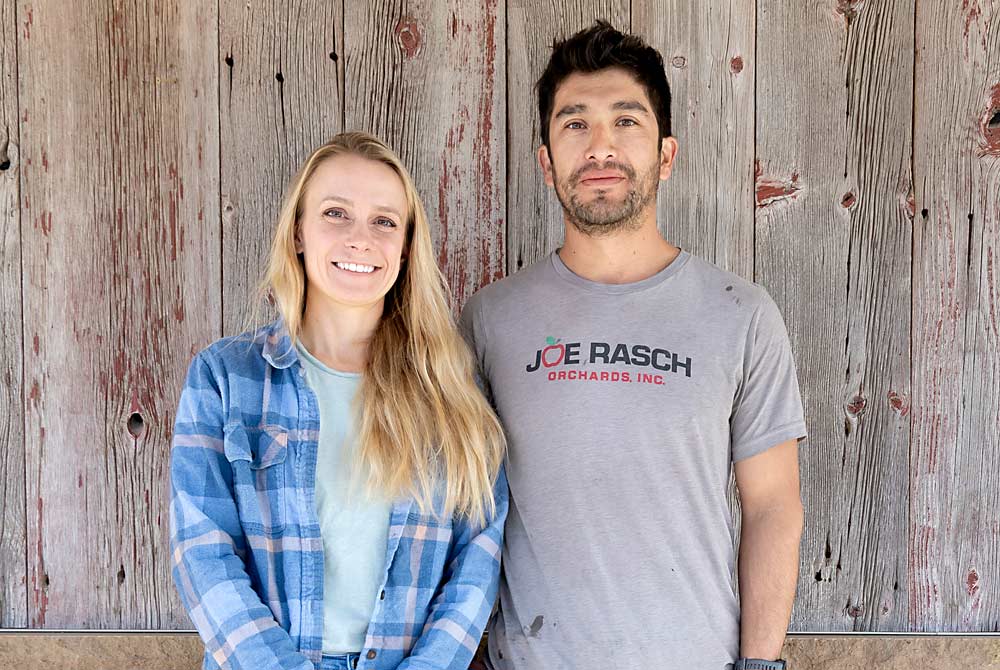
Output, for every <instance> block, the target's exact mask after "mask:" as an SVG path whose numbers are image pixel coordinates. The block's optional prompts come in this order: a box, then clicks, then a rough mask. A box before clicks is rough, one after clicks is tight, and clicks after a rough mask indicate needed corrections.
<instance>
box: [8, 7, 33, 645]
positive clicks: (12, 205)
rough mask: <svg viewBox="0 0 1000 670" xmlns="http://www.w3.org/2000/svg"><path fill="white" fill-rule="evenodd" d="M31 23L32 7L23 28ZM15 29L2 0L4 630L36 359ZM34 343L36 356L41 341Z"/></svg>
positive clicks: (11, 612)
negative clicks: (28, 371) (30, 365)
mask: <svg viewBox="0 0 1000 670" xmlns="http://www.w3.org/2000/svg"><path fill="white" fill-rule="evenodd" d="M22 11H23V9H22ZM22 16H23V15H22ZM30 21H31V14H30V8H29V9H28V17H27V22H28V23H29V26H28V27H26V28H25V29H26V30H27V29H28V28H29V27H30ZM18 28H19V26H18V24H17V20H16V19H15V3H14V2H12V1H10V0H7V1H4V0H0V628H13V627H23V626H27V625H28V623H29V622H28V612H27V605H28V598H29V595H28V578H27V574H26V571H25V568H26V563H27V561H26V558H27V554H28V552H29V549H28V546H27V539H26V527H27V518H26V516H27V504H26V498H25V482H24V459H25V442H26V439H25V434H24V433H25V430H26V426H25V420H24V391H25V388H24V376H23V370H24V362H25V358H26V356H28V357H30V356H31V355H32V353H31V352H32V348H31V347H25V344H26V343H25V341H24V338H25V337H26V336H27V333H30V332H32V331H31V329H30V328H26V327H25V326H24V324H23V321H24V316H25V315H24V310H23V309H22V307H23V305H22V292H21V286H22V283H21V282H22V274H21V263H22V260H21V258H22V253H23V251H22V250H23V235H22V231H21V229H22V227H26V226H27V224H28V219H26V218H25V217H27V216H28V213H27V212H21V211H19V206H20V204H21V200H22V193H23V190H22V189H21V179H20V170H21V165H20V162H21V160H20V157H21V131H20V128H19V124H18V90H17V84H18V79H17V76H16V72H17V47H18V44H17V36H18ZM25 39H26V40H27V38H25ZM33 346H34V353H35V354H37V353H38V351H37V349H38V342H37V338H36V339H35V341H34V345H33ZM26 348H27V351H24V349H26Z"/></svg>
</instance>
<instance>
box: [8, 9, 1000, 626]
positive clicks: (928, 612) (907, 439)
mask: <svg viewBox="0 0 1000 670" xmlns="http://www.w3.org/2000/svg"><path fill="white" fill-rule="evenodd" d="M597 17H603V18H607V19H608V20H610V21H611V22H612V23H613V24H614V25H616V26H618V27H621V28H627V29H631V30H634V31H635V32H637V33H639V34H642V35H643V36H645V37H646V38H647V39H648V40H649V41H650V42H651V43H652V44H654V45H655V46H657V47H658V48H659V49H660V50H661V52H662V53H663V55H664V59H665V62H666V66H667V74H668V77H669V78H670V81H671V84H672V86H673V94H674V109H673V124H674V134H675V135H676V136H677V137H678V138H679V141H680V143H681V153H680V156H679V158H678V163H677V167H676V169H675V171H674V175H673V177H672V178H671V180H670V181H669V182H668V183H667V184H666V185H665V186H664V187H662V188H661V198H660V205H659V213H660V220H661V225H662V227H663V230H664V231H665V232H666V234H667V235H668V237H669V238H670V239H672V240H673V241H674V242H675V243H677V244H679V245H681V246H683V247H685V248H687V249H690V250H691V251H693V252H694V253H697V254H699V255H701V256H703V257H705V258H708V259H709V260H712V261H714V262H716V263H718V264H719V265H721V266H723V267H725V268H727V269H730V270H732V271H734V272H737V273H738V274H740V275H742V276H744V277H747V278H750V279H755V280H756V281H758V282H760V283H762V284H763V285H764V286H765V287H767V288H768V289H769V290H770V291H771V293H772V295H773V296H774V297H775V299H776V301H777V302H778V304H779V306H780V307H781V308H782V310H783V312H784V315H785V318H786V322H787V323H788V327H789V330H790V332H791V337H792V342H793V347H794V349H795V352H796V357H797V360H798V365H799V376H800V382H801V386H802V390H803V394H804V399H805V402H806V408H807V413H808V420H809V425H810V429H811V435H812V437H811V441H810V444H809V445H808V446H807V447H806V448H805V449H804V450H803V455H802V463H803V494H804V500H805V502H806V507H807V523H806V535H805V540H804V543H803V553H802V570H801V579H800V583H799V597H798V600H797V605H796V610H795V613H794V616H793V628H794V629H797V630H828V631H851V630H898V631H905V630H963V631H990V630H1000V616H998V611H1000V602H998V601H997V600H996V598H995V597H991V593H992V592H993V591H995V589H991V585H995V584H997V583H998V581H1000V547H998V538H1000V521H998V520H997V515H996V512H995V509H994V508H995V505H996V501H997V498H998V496H1000V456H998V455H997V454H998V448H1000V444H998V440H1000V437H998V434H1000V336H998V329H997V323H998V320H997V306H996V302H997V296H1000V283H998V278H997V273H996V272H995V271H994V263H995V260H994V259H995V256H996V255H997V248H998V246H1000V55H998V54H1000V6H998V4H997V3H996V2H992V3H991V2H987V1H986V0H971V1H970V2H962V3H958V2H957V1H955V2H951V3H943V2H941V1H939V0H933V1H932V0H919V2H917V3H916V6H914V3H912V2H906V1H905V0H879V1H875V0H872V1H869V2H855V1H853V0H852V1H844V0H821V1H820V2H814V3H806V4H802V3H799V4H797V5H794V6H792V5H789V4H788V3H782V2H776V1H774V0H759V1H758V2H749V0H741V1H740V2H735V3H719V2H714V1H711V2H699V3H694V4H692V3H680V2H672V1H670V0H659V1H656V0H642V1H641V2H636V1H635V0H633V2H624V1H623V0H577V1H575V2H570V3H557V4H551V3H548V4H546V3H532V2H523V1H518V0H508V1H507V2H506V3H504V2H499V1H494V2H488V3H478V4H476V3H466V2H458V0H452V1H450V2H444V3H437V2H434V3H431V2H373V3H326V2H310V1H308V0H297V1H296V2H293V3H291V4H289V3H274V2H258V1H257V0H251V1H250V2H246V1H243V0H241V1H240V2H235V1H234V0H220V1H219V2H218V3H194V4H191V3H181V2H178V1H177V0H169V1H167V0H159V1H157V0H147V1H146V2H141V3H139V4H138V5H136V4H135V3H125V2H120V1H118V0H88V1H87V2H84V3H74V4H73V5H66V4H65V3H61V2H56V1H55V0H44V1H35V2H33V1H30V0H19V1H16V2H15V1H14V0H0V22H2V23H0V94H2V98H0V116H2V122H3V123H2V125H0V130H3V133H4V134H3V135H0V168H2V166H3V163H4V162H5V161H9V163H10V165H9V166H8V167H7V169H0V216H2V217H3V218H2V219H0V275H2V278H3V282H4V283H3V287H2V290H0V310H2V312H0V336H2V338H3V339H2V344H0V346H2V352H0V353H2V356H3V360H2V361H0V384H2V386H0V403H3V404H2V407H0V467H2V468H3V475H2V476H0V482H2V486H3V487H4V488H3V491H2V496H0V504H2V508H0V510H2V518H0V523H2V526H0V539H2V543H3V544H2V546H0V569H2V571H3V572H2V575H0V597H2V598H3V602H2V603H0V626H2V627H19V626H29V627H33V628H58V627H82V628H186V627H189V625H190V624H189V623H188V622H187V619H186V615H185V614H184V612H183V609H182V608H181V607H180V604H179V602H178V600H177V598H176V596H175V595H174V590H173V587H172V584H171V583H170V580H169V560H168V551H167V547H166V542H167V529H166V501H167V495H168V483H167V481H166V467H167V456H168V449H169V447H168V439H169V430H170V425H171V423H172V419H173V411H174V406H175V403H176V397H177V394H178V392H179V389H180V386H181V383H182V379H183V373H184V369H185V367H186V365H187V362H188V360H189V357H190V355H191V354H192V352H193V351H195V350H196V349H198V348H200V347H201V346H204V345H205V344H207V343H208V342H210V341H211V340H212V339H214V338H216V337H218V336H220V335H221V334H223V333H227V334H228V333H233V332H237V331H238V330H240V329H241V328H242V327H243V326H244V324H246V323H247V321H248V320H249V318H250V316H251V312H252V308H253V307H254V306H255V305H254V304H253V301H254V299H255V297H254V294H253V290H254V288H255V286H256V283H257V281H258V279H259V274H260V270H261V259H263V258H264V256H265V254H266V250H267V243H268V240H269V236H270V231H271V228H272V225H273V221H274V218H275V215H276V213H277V208H278V204H279V201H280V197H281V193H282V190H283V188H284V185H285V183H286V181H287V179H288V177H289V176H290V174H291V172H292V171H293V170H294V169H295V167H296V166H297V165H298V163H299V162H300V161H301V159H302V158H303V157H304V156H305V155H306V154H307V153H308V151H309V150H310V149H311V148H312V147H313V146H315V145H317V144H319V143H321V142H322V141H323V140H325V139H326V138H328V137H329V136H330V135H332V134H333V133H335V132H337V131H338V130H340V129H342V128H358V129H365V130H370V131H373V132H376V133H377V134H379V135H381V136H383V137H385V138H386V139H387V140H388V141H389V142H390V143H391V144H392V145H393V146H394V147H396V148H397V149H398V151H399V152H400V154H401V155H402V156H403V158H404V160H405V161H406V162H407V164H408V165H409V166H410V167H411V170H412V172H413V174H414V178H415V180H416V182H417V186H418V188H419V189H420V192H421V193H422V194H423V196H424V201H425V205H426V207H427V210H428V213H429V215H430V218H431V221H432V223H433V224H434V225H435V243H436V245H437V248H438V250H439V258H440V260H441V264H442V267H443V269H444V271H445V274H446V276H447V277H448V280H449V282H450V283H451V285H452V287H453V289H454V291H455V293H456V297H457V304H461V303H462V302H464V300H465V299H466V298H468V296H469V295H471V294H472V292H474V291H475V290H476V289H477V288H478V287H479V286H481V285H483V284H485V283H488V282H490V281H493V280H494V279H496V278H499V277H501V276H503V275H504V274H506V273H510V272H513V271H516V270H517V269H519V268H521V267H523V266H524V265H526V264H528V263H531V262H532V261H534V260H535V259H537V258H539V257H540V256H542V255H543V254H544V253H546V252H547V251H548V250H550V249H551V248H553V247H555V246H557V245H558V244H559V242H560V240H561V236H562V225H561V222H560V219H559V209H558V204H557V202H556V200H555V198H554V197H553V195H552V194H551V192H550V191H548V190H547V189H546V188H545V187H544V186H543V185H542V182H541V179H540V176H539V174H538V170H537V167H536V165H535V157H534V149H535V148H536V146H537V144H538V141H539V139H538V137H539V135H538V122H537V120H536V118H535V115H536V111H535V100H534V96H533V93H532V91H531V87H532V85H533V83H534V81H535V79H536V78H537V76H538V74H539V73H540V71H541V68H542V67H543V65H544V63H545V60H546V58H547V55H548V47H549V45H550V43H551V41H552V38H553V37H554V36H555V35H557V34H561V33H568V32H571V31H573V30H576V29H578V28H580V27H583V26H585V25H587V24H589V23H590V22H591V21H592V20H593V19H594V18H597ZM915 213H916V214H915ZM911 242H912V243H911ZM22 294H23V309H22V304H21V303H22ZM911 311H912V322H911ZM911 366H912V371H911Z"/></svg>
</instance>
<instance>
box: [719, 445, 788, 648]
mask: <svg viewBox="0 0 1000 670" xmlns="http://www.w3.org/2000/svg"><path fill="white" fill-rule="evenodd" d="M735 470H736V487H737V488H738V489H739V495H740V507H741V510H742V519H743V522H742V531H741V536H740V555H739V575H740V580H739V581H740V609H741V619H740V655H741V656H743V657H745V658H760V659H765V660H772V659H776V658H778V657H779V656H780V655H781V648H782V645H783V644H784V641H785V633H786V632H787V631H788V621H789V619H790V618H791V614H792V602H793V601H794V600H795V583H796V580H797V579H798V572H799V541H800V540H801V538H802V519H803V513H802V500H801V498H800V496H799V452H798V442H797V441H796V440H789V441H787V442H782V443H781V444H778V445H777V446H774V447H772V448H770V449H768V450H766V451H764V452H761V453H759V454H757V455H755V456H751V457H750V458H747V459H744V460H742V461H737V462H736V464H735Z"/></svg>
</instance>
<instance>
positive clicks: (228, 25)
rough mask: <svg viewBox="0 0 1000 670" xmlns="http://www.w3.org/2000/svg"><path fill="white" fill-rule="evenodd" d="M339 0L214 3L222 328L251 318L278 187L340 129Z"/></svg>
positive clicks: (230, 330) (246, 324)
mask: <svg viewBox="0 0 1000 670" xmlns="http://www.w3.org/2000/svg"><path fill="white" fill-rule="evenodd" d="M343 4H344V3H342V2H309V1H308V0H294V1H293V2H287V3H276V2H264V1H259V0H254V1H250V2H247V1H246V0H222V1H221V2H220V3H219V12H220V16H219V55H218V63H219V67H220V70H221V71H220V75H219V96H220V100H221V105H220V125H221V147H222V148H221V153H222V156H221V161H222V169H221V181H222V225H223V232H222V245H223V255H222V258H223V260H222V279H223V283H222V292H223V311H224V316H223V330H224V332H225V333H226V334H235V333H238V332H240V331H242V330H245V329H248V328H250V327H252V326H254V325H256V323H257V321H255V320H254V316H255V310H256V309H257V308H258V307H259V305H258V303H257V295H256V289H257V286H258V284H259V282H260V280H261V277H262V275H263V271H264V263H265V262H266V259H267V257H268V253H269V251H270V245H271V238H272V236H273V234H274V227H275V224H276V223H277V218H278V210H279V209H280V207H281V200H282V197H283V195H284V191H285V187H286V186H287V184H288V182H289V180H290V179H291V177H292V176H293V175H294V173H295V172H296V171H297V170H298V168H299V166H300V164H301V163H302V161H303V160H305V158H306V157H307V156H308V155H309V154H310V153H311V152H312V150H313V149H315V148H316V147H318V146H320V145H321V144H323V143H324V142H326V141H327V140H329V139H330V138H331V137H333V136H334V135H336V134H337V133H338V132H340V130H341V128H342V127H343V125H342V120H343V92H344V85H343V63H344V49H343V44H344V37H343V19H342V17H343ZM261 316H262V320H269V319H270V318H271V313H270V311H267V310H265V311H264V312H263V314H262V315H261Z"/></svg>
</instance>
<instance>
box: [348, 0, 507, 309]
mask: <svg viewBox="0 0 1000 670" xmlns="http://www.w3.org/2000/svg"><path fill="white" fill-rule="evenodd" d="M346 12H347V15H346V17H345V19H346V24H345V25H346V26H347V27H346V29H345V33H346V40H345V41H346V44H345V47H346V52H347V63H346V73H345V80H346V88H347V95H346V97H345V107H344V110H345V126H346V127H349V128H354V129H360V130H367V131H369V132H372V133H374V134H376V135H378V136H379V137H381V138H382V139H384V140H386V141H387V142H388V143H389V145H390V146H391V147H392V148H393V149H395V150H396V152H397V153H398V154H399V155H400V156H401V158H402V159H403V162H404V164H406V166H407V167H408V168H409V169H410V172H411V174H412V175H413V179H414V182H415V183H416V186H417V191H418V192H419V193H420V194H421V196H422V197H423V200H424V206H425V207H426V209H427V215H428V220H429V221H430V225H431V232H432V235H433V239H434V245H435V249H436V250H437V252H438V264H439V265H440V267H441V270H442V272H443V273H444V275H445V278H446V279H447V281H448V284H449V286H450V288H451V291H452V295H453V296H454V302H453V306H454V308H455V309H456V310H457V309H458V308H459V307H460V306H461V305H462V304H464V302H465V300H466V299H467V298H468V297H469V296H471V295H472V294H473V293H474V292H475V291H476V290H477V289H478V288H479V287H481V286H483V285H485V284H488V283H490V282H492V281H494V280H496V279H499V278H501V277H502V276H503V272H504V244H505V232H506V231H505V228H506V223H505V221H506V219H505V217H504V201H505V197H506V186H507V184H506V181H507V171H506V164H505V161H504V156H505V155H506V138H505V136H504V119H505V117H506V113H505V112H506V107H505V101H504V94H503V93H504V72H505V70H506V62H505V52H504V44H505V42H506V37H505V32H504V25H505V20H504V7H503V4H502V3H498V2H497V0H487V2H484V3H468V2H459V1H458V0H451V1H449V2H384V1H379V2H372V3H368V4H350V5H349V6H348V7H347V9H346Z"/></svg>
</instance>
